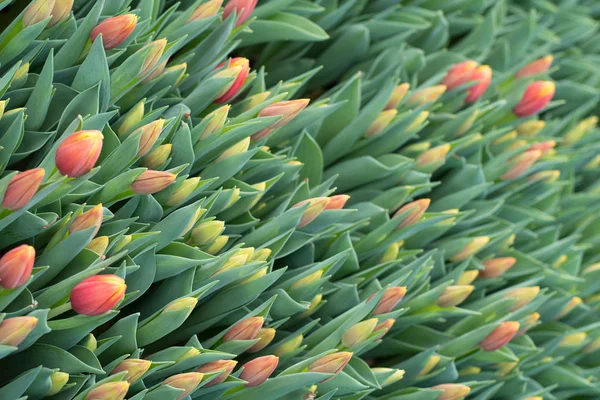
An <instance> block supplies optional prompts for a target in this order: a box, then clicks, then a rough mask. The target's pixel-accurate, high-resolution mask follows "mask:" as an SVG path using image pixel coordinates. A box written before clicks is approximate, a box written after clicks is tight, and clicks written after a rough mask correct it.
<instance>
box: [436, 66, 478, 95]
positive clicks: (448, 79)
mask: <svg viewBox="0 0 600 400" xmlns="http://www.w3.org/2000/svg"><path fill="white" fill-rule="evenodd" d="M478 65H479V63H478V62H477V61H473V60H468V61H463V62H461V63H458V64H455V65H454V66H452V68H450V70H448V73H447V74H446V76H445V77H444V79H443V80H442V83H443V84H444V85H446V87H447V88H448V90H453V89H456V88H457V87H459V86H462V85H464V84H465V83H467V82H470V81H472V80H473V79H472V78H471V77H472V75H473V72H475V69H476V68H477V66H478Z"/></svg>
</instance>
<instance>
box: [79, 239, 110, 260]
mask: <svg viewBox="0 0 600 400" xmlns="http://www.w3.org/2000/svg"><path fill="white" fill-rule="evenodd" d="M108 244H109V239H108V236H98V237H97V238H94V239H92V241H91V242H89V243H88V245H87V246H85V248H86V249H88V250H91V251H93V252H94V253H96V254H98V255H99V256H102V255H104V253H106V249H107V248H108Z"/></svg>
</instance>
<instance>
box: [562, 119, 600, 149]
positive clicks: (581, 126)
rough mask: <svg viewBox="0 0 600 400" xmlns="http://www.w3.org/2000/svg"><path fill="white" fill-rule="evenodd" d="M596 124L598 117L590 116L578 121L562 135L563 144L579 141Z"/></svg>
mask: <svg viewBox="0 0 600 400" xmlns="http://www.w3.org/2000/svg"><path fill="white" fill-rule="evenodd" d="M596 124H598V117H597V116H595V115H594V116H591V117H588V118H586V119H584V120H582V121H580V122H579V123H578V124H577V125H575V127H574V128H573V129H571V130H570V131H569V132H567V134H566V135H565V137H564V140H563V144H565V145H571V144H575V143H577V142H579V141H580V140H581V139H583V137H584V136H585V135H586V134H587V133H588V132H589V131H591V130H592V129H594V128H595V127H596Z"/></svg>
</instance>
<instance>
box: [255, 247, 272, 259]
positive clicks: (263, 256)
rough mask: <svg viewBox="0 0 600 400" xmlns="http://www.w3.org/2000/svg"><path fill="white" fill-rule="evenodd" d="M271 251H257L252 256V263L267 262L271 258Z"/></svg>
mask: <svg viewBox="0 0 600 400" xmlns="http://www.w3.org/2000/svg"><path fill="white" fill-rule="evenodd" d="M271 253H272V251H271V249H259V250H256V251H255V252H254V254H253V255H252V261H267V259H268V258H269V257H270V256H271Z"/></svg>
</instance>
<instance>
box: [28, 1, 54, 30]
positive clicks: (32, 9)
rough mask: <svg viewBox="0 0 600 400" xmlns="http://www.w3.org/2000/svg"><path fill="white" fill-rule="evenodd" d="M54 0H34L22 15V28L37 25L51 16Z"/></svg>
mask: <svg viewBox="0 0 600 400" xmlns="http://www.w3.org/2000/svg"><path fill="white" fill-rule="evenodd" d="M53 8H54V0H34V1H33V2H32V3H31V4H30V5H29V6H28V7H27V8H26V9H25V12H24V13H23V18H22V20H21V21H22V22H23V27H25V28H27V27H28V26H31V25H34V24H37V23H38V22H41V21H43V20H45V19H46V18H48V17H49V16H50V15H51V14H52V9H53Z"/></svg>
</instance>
